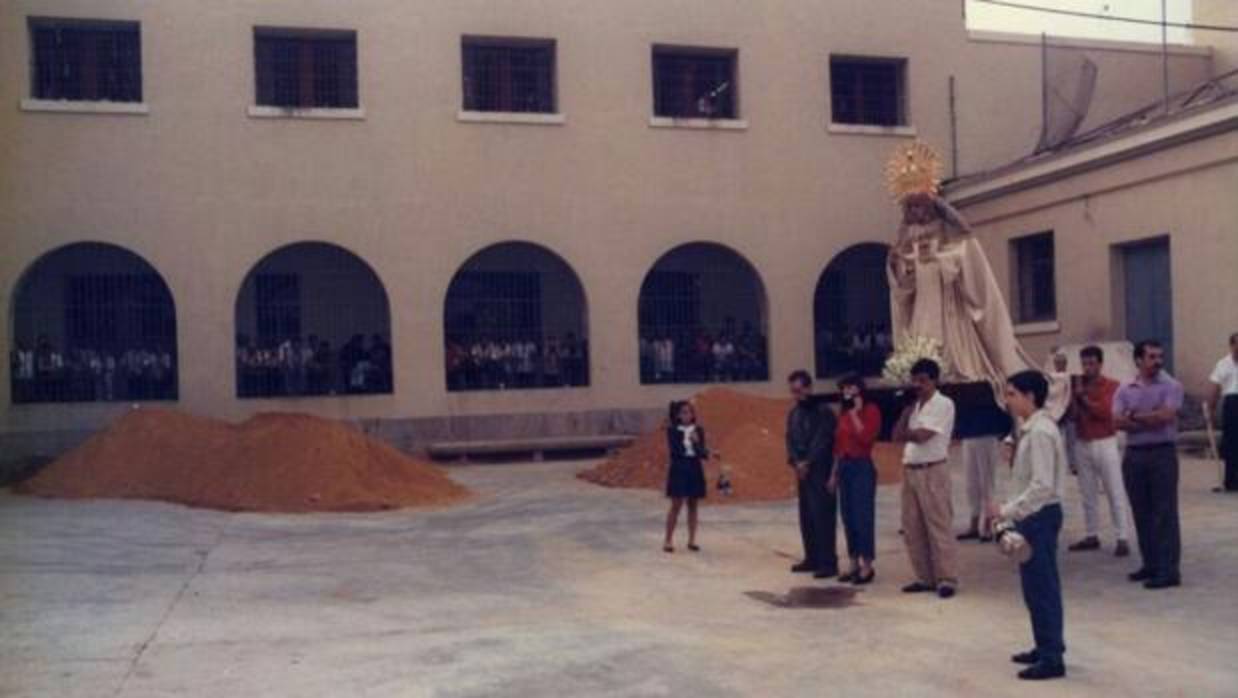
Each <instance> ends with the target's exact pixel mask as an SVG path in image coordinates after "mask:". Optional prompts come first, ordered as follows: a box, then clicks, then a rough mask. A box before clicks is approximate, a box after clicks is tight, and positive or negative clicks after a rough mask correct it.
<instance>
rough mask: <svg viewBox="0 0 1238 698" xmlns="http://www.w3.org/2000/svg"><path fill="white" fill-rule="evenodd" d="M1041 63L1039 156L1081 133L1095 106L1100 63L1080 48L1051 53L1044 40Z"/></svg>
mask: <svg viewBox="0 0 1238 698" xmlns="http://www.w3.org/2000/svg"><path fill="white" fill-rule="evenodd" d="M1041 64H1042V73H1043V76H1042V78H1041V80H1042V86H1041V95H1042V97H1041V99H1042V100H1043V104H1042V108H1041V113H1042V119H1041V126H1040V140H1039V141H1038V142H1037V143H1036V150H1035V151H1034V152H1036V153H1043V152H1046V151H1049V150H1053V149H1054V148H1057V147H1058V146H1060V145H1062V144H1063V143H1065V142H1067V141H1069V140H1070V139H1071V137H1073V136H1074V135H1075V133H1077V132H1078V131H1079V127H1080V126H1081V125H1082V124H1083V120H1084V119H1085V118H1087V115H1088V109H1089V108H1090V107H1091V105H1092V95H1093V93H1094V92H1095V90H1096V76H1097V73H1098V69H1097V67H1096V64H1095V63H1093V62H1092V61H1091V60H1090V59H1089V58H1088V57H1087V55H1085V54H1084V53H1082V52H1081V51H1079V50H1078V49H1066V48H1058V49H1054V50H1052V51H1051V50H1050V48H1049V45H1048V42H1047V39H1045V38H1043V37H1042V39H1041Z"/></svg>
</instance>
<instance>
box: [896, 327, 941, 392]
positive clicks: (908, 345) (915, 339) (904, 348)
mask: <svg viewBox="0 0 1238 698" xmlns="http://www.w3.org/2000/svg"><path fill="white" fill-rule="evenodd" d="M942 349H943V347H942V344H941V342H939V341H938V340H936V339H934V338H932V337H923V336H915V335H908V336H905V337H903V338H902V339H900V340H899V342H898V345H897V346H896V347H894V353H893V354H891V355H890V358H888V359H886V364H885V368H883V369H882V370H881V377H882V378H883V379H885V380H886V381H889V382H890V383H893V384H895V385H907V384H909V383H911V367H912V366H914V365H915V363H916V362H917V361H919V360H920V359H932V360H933V361H936V362H937V365H938V366H940V367H941V373H942V375H943V376H944V375H946V374H947V373H949V371H948V368H947V366H946V359H945V355H944V352H943V351H942Z"/></svg>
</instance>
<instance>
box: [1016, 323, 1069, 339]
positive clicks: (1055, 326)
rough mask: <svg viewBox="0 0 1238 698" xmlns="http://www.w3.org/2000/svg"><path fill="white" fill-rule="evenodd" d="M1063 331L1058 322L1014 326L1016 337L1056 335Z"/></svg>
mask: <svg viewBox="0 0 1238 698" xmlns="http://www.w3.org/2000/svg"><path fill="white" fill-rule="evenodd" d="M1061 331H1062V326H1061V324H1059V323H1058V321H1057V320H1046V321H1044V322H1024V323H1020V324H1018V325H1015V326H1014V333H1015V335H1017V336H1020V337H1022V336H1026V335H1033V334H1054V333H1057V332H1061Z"/></svg>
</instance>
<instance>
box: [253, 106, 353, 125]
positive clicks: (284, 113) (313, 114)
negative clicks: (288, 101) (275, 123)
mask: <svg viewBox="0 0 1238 698" xmlns="http://www.w3.org/2000/svg"><path fill="white" fill-rule="evenodd" d="M247 113H248V114H249V117H250V118H251V119H311V120H312V119H322V120H326V121H332V120H335V121H340V120H343V121H350V120H351V121H360V120H362V119H365V110H364V109H361V108H360V107H358V108H356V109H327V108H319V107H310V108H301V107H272V106H267V105H261V104H253V105H250V107H249V109H248V111H247Z"/></svg>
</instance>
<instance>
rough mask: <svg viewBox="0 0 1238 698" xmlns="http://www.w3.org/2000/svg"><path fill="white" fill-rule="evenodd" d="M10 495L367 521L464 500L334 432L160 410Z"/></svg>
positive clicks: (366, 441)
mask: <svg viewBox="0 0 1238 698" xmlns="http://www.w3.org/2000/svg"><path fill="white" fill-rule="evenodd" d="M16 489H17V491H18V492H22V493H26V494H33V495H38V496H45V497H65V498H74V499H78V498H105V499H158V500H163V501H168V502H177V503H180V504H187V505H189V506H197V507H207V508H211V509H223V510H227V511H277V512H310V511H376V510H382V509H398V508H402V507H409V506H425V505H443V504H448V503H452V502H457V501H460V500H462V499H464V498H466V497H467V496H468V490H466V489H465V488H464V487H462V486H460V485H457V484H456V483H454V482H452V481H451V480H450V479H449V478H448V477H447V475H446V474H444V473H443V471H442V470H440V469H439V468H438V467H437V466H435V465H433V464H431V463H428V462H425V461H421V460H418V459H415V458H410V457H409V456H406V455H405V454H403V453H401V452H400V451H398V450H396V449H395V448H392V447H391V446H388V445H387V444H385V443H382V442H380V441H378V440H376V439H373V438H370V437H368V436H366V435H365V434H363V433H361V432H360V431H358V430H356V429H354V428H352V427H350V426H348V425H346V424H344V423H342V422H337V421H332V420H327V419H320V418H318V417H311V416H309V415H303V414H282V413H270V414H260V415H257V416H255V417H253V418H251V419H249V420H247V421H245V422H243V423H241V424H230V423H227V422H222V421H218V420H214V419H207V418H203V417H196V416H193V415H189V414H185V413H183V412H176V411H172V410H163V409H140V410H134V411H132V412H129V413H128V414H126V415H125V416H123V417H121V418H120V419H119V420H117V421H116V422H115V423H113V424H112V425H111V426H110V427H108V428H107V429H105V430H103V431H101V432H99V433H98V434H95V435H94V436H92V437H91V438H90V439H89V440H87V441H86V442H85V443H84V444H82V445H81V446H79V447H78V448H76V449H74V450H73V451H70V452H69V453H67V454H65V455H64V456H62V457H61V458H60V459H58V460H56V461H55V462H53V463H51V464H50V465H48V466H47V467H46V468H45V469H44V470H42V471H41V472H40V473H39V474H38V475H36V476H34V477H33V478H31V479H30V480H27V481H26V482H24V483H22V484H21V485H19V486H18V487H17V488H16Z"/></svg>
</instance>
